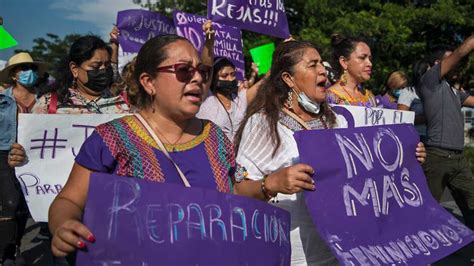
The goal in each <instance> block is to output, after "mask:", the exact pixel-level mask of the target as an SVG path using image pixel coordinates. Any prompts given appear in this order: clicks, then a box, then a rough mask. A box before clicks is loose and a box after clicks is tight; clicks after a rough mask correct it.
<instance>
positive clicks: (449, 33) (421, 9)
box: [145, 0, 474, 92]
mask: <svg viewBox="0 0 474 266" xmlns="http://www.w3.org/2000/svg"><path fill="white" fill-rule="evenodd" d="M206 2H207V1H204V0H199V1H195V0H161V1H158V2H157V3H155V4H150V3H148V4H145V6H146V7H148V8H150V9H151V10H155V11H159V12H163V13H165V14H170V12H171V9H170V8H169V7H176V8H177V9H179V10H182V11H185V12H189V13H195V14H201V15H205V14H206V11H207V6H206V4H207V3H206ZM285 7H286V11H287V17H288V23H289V27H290V31H291V33H292V35H293V36H294V37H295V38H296V39H303V40H308V41H312V42H313V43H315V44H316V45H317V46H318V47H319V48H321V52H322V56H323V59H325V60H327V61H329V60H330V59H331V47H330V36H331V34H333V33H340V34H343V35H349V36H362V37H365V38H366V39H367V40H368V42H369V45H370V47H371V49H372V54H373V61H374V66H373V68H374V71H373V73H374V75H373V77H372V79H371V81H370V82H368V83H367V84H366V86H367V87H368V88H371V89H372V90H374V91H375V92H379V91H380V90H381V88H382V86H383V84H384V82H385V79H386V76H387V75H388V74H389V73H390V72H392V71H395V70H404V71H405V72H407V73H408V74H410V73H411V64H413V63H414V61H415V60H417V59H421V58H422V57H423V56H424V55H425V54H427V53H428V52H429V51H430V49H431V48H432V47H433V46H435V45H436V44H450V45H455V46H457V45H459V44H460V43H461V42H462V40H463V39H464V38H466V37H467V36H469V35H471V34H472V32H473V29H474V12H473V10H472V1H470V0H464V1H461V0H458V1H456V0H439V1H435V0H412V1H408V0H403V1H402V0H395V1H393V0H392V1H390V0H375V1H373V0H358V1H354V0H331V1H330V0H291V1H290V0H286V1H285ZM243 41H244V49H245V51H244V54H245V57H246V58H245V59H246V62H247V63H248V64H249V62H250V61H251V58H250V55H249V53H248V50H249V49H250V48H252V47H255V46H258V45H261V44H264V43H267V42H272V41H273V42H276V43H278V42H280V41H281V40H280V39H277V38H273V37H270V36H264V35H261V34H257V33H253V32H248V31H244V32H243ZM466 65H467V67H464V68H463V69H462V70H460V72H461V73H463V75H464V80H467V82H469V81H470V80H472V75H473V71H472V66H473V65H474V58H473V57H472V56H471V58H470V64H466ZM469 66H470V67H469Z"/></svg>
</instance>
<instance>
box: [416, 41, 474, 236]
mask: <svg viewBox="0 0 474 266" xmlns="http://www.w3.org/2000/svg"><path fill="white" fill-rule="evenodd" d="M473 49H474V36H471V37H469V38H467V39H466V40H465V41H464V42H463V43H462V44H461V46H459V47H458V48H457V49H456V50H454V51H451V50H449V49H447V48H445V47H441V48H440V49H436V50H435V51H434V52H433V54H432V56H431V57H430V66H431V68H430V69H429V70H427V71H426V73H425V74H424V75H423V76H422V77H421V81H420V84H419V87H418V88H417V90H419V92H420V97H421V99H422V101H423V107H424V111H425V117H426V124H427V127H428V129H427V131H428V132H427V133H428V137H427V140H426V146H427V149H426V150H427V154H428V157H427V161H426V163H425V164H424V165H423V169H424V171H425V175H426V177H427V179H428V186H429V188H430V191H431V193H432V194H433V196H434V198H435V199H436V200H438V201H439V200H441V197H442V196H443V193H444V190H445V188H446V186H447V187H448V188H449V189H450V191H451V194H452V195H453V198H454V200H455V201H456V203H457V205H458V206H459V208H460V209H461V212H462V214H463V217H464V221H465V223H466V225H467V226H468V227H469V228H471V229H474V179H473V176H472V172H471V168H470V166H469V162H468V161H467V160H466V158H465V157H464V118H463V114H462V112H461V107H462V106H469V107H474V97H473V96H469V94H467V93H465V92H462V91H459V90H456V89H454V88H453V87H452V86H450V84H449V83H448V82H447V81H446V79H445V77H446V75H448V73H449V72H450V71H452V70H453V69H454V68H455V66H456V64H457V63H458V62H459V61H460V60H461V59H462V58H463V57H465V56H467V55H468V54H469V53H470V52H471V51H472V50H473Z"/></svg>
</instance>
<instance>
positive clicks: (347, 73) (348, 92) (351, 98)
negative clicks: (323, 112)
mask: <svg viewBox="0 0 474 266" xmlns="http://www.w3.org/2000/svg"><path fill="white" fill-rule="evenodd" d="M331 43H332V47H333V60H334V63H333V66H334V67H335V68H336V70H337V71H338V73H339V75H340V76H339V80H338V81H337V82H336V83H335V84H334V85H332V86H331V87H330V88H329V90H328V92H327V101H328V103H331V104H344V105H357V106H365V107H377V103H376V101H375V96H374V94H373V93H372V92H371V91H370V90H369V89H365V88H363V86H362V83H364V82H366V81H368V80H369V79H370V77H371V75H372V53H371V51H370V47H369V46H368V45H367V43H366V42H365V41H364V40H363V39H360V38H352V37H342V36H340V35H338V34H333V35H332V37H331Z"/></svg>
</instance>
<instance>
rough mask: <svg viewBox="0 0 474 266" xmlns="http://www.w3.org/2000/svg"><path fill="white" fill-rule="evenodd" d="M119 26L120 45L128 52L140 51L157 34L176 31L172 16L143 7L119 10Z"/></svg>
mask: <svg viewBox="0 0 474 266" xmlns="http://www.w3.org/2000/svg"><path fill="white" fill-rule="evenodd" d="M117 27H118V28H119V30H120V36H119V38H118V39H119V43H120V47H122V49H123V51H124V52H127V53H138V51H139V50H140V48H141V47H142V45H143V44H144V43H145V42H146V41H148V40H149V39H151V38H153V37H155V36H159V35H164V34H175V33H176V29H175V27H174V24H173V21H172V20H171V19H170V18H168V17H166V16H164V15H161V14H160V13H158V12H152V11H147V10H141V9H129V10H123V11H120V12H118V13H117Z"/></svg>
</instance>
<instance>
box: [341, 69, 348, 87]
mask: <svg viewBox="0 0 474 266" xmlns="http://www.w3.org/2000/svg"><path fill="white" fill-rule="evenodd" d="M340 84H341V86H346V84H347V70H346V69H344V73H342V75H341V82H340Z"/></svg>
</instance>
